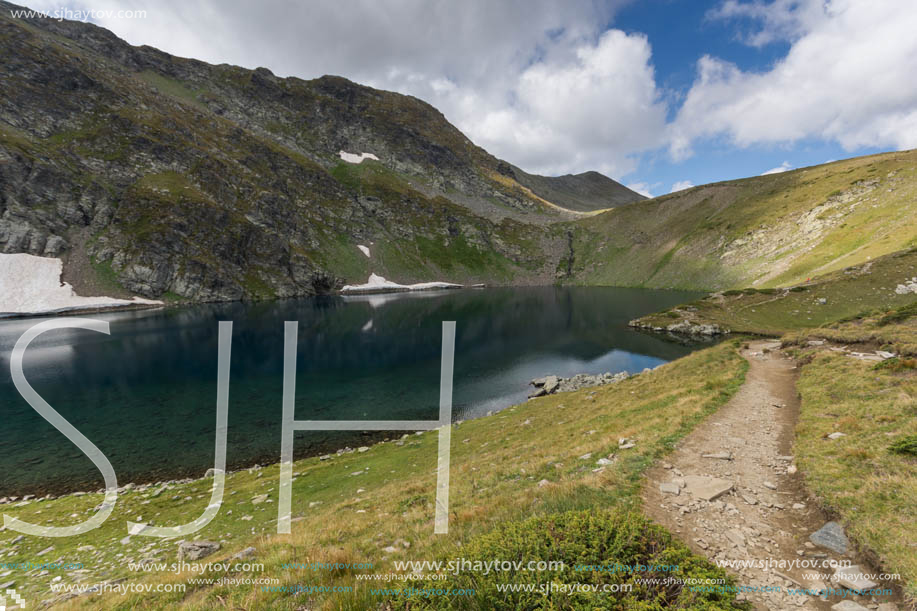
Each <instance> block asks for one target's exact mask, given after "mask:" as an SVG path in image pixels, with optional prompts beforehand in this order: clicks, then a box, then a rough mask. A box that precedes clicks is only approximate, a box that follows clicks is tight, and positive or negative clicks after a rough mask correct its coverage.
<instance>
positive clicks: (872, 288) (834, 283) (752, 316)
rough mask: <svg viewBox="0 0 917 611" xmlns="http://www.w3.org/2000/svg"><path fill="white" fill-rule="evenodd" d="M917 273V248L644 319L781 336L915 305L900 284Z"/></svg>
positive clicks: (656, 324) (659, 326)
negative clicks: (812, 278) (798, 282)
mask: <svg viewBox="0 0 917 611" xmlns="http://www.w3.org/2000/svg"><path fill="white" fill-rule="evenodd" d="M915 276H917V249H910V250H906V251H902V252H899V253H894V254H891V255H886V256H883V257H881V258H878V259H875V260H873V261H870V262H868V263H864V264H862V265H857V266H853V267H849V268H846V269H842V270H838V271H835V272H831V273H830V274H825V275H824V276H821V277H819V278H817V279H816V280H815V281H813V282H811V283H806V284H801V285H796V286H794V287H790V288H780V289H742V290H728V291H723V292H720V293H714V294H712V295H709V296H707V297H704V298H703V299H699V300H697V301H695V302H692V303H689V304H684V305H681V306H676V307H674V308H672V309H670V310H667V311H664V312H659V313H656V314H650V315H649V316H644V317H643V318H641V319H639V320H638V322H639V323H640V324H641V325H642V326H649V327H651V328H655V329H656V330H664V329H665V328H666V327H668V326H669V325H672V324H678V323H679V322H681V321H688V322H690V323H692V324H717V325H719V326H721V327H725V328H727V329H730V330H732V331H734V332H747V333H756V334H760V335H781V334H783V333H786V332H789V331H794V330H799V329H812V328H819V327H825V326H827V325H830V324H833V323H837V322H839V321H842V320H845V319H853V318H856V317H859V316H863V315H868V314H870V313H874V312H884V311H886V310H892V309H895V308H899V307H904V306H908V305H909V304H913V303H915V302H917V295H914V294H913V293H907V294H898V293H897V292H896V291H895V288H896V287H897V286H898V285H899V284H901V283H903V282H905V281H906V280H907V279H909V278H913V277H915Z"/></svg>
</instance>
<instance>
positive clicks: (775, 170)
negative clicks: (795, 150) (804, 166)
mask: <svg viewBox="0 0 917 611" xmlns="http://www.w3.org/2000/svg"><path fill="white" fill-rule="evenodd" d="M792 169H793V166H792V165H790V162H789V161H784V162H783V163H781V164H780V165H778V166H777V167H776V168H771V169H769V170H768V171H767V172H761V176H767V175H768V174H780V173H781V172H786V171H787V170H792Z"/></svg>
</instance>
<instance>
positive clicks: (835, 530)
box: [809, 521, 850, 554]
mask: <svg viewBox="0 0 917 611" xmlns="http://www.w3.org/2000/svg"><path fill="white" fill-rule="evenodd" d="M809 541H811V542H812V543H814V544H815V545H820V546H821V547H825V548H828V549H830V550H831V551H832V552H836V553H838V554H845V553H847V546H848V545H850V542H849V541H848V540H847V535H845V534H844V529H843V528H842V527H841V525H840V524H838V523H837V522H833V521H832V522H828V523H826V524H825V525H824V526H822V527H821V528H819V529H818V530H816V531H815V532H814V533H812V534H811V535H809Z"/></svg>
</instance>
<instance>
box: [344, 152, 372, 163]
mask: <svg viewBox="0 0 917 611" xmlns="http://www.w3.org/2000/svg"><path fill="white" fill-rule="evenodd" d="M338 155H340V156H341V159H343V160H344V161H346V162H347V163H363V160H364V159H372V160H373V161H379V158H378V157H376V156H375V155H373V154H372V153H360V154H359V155H358V154H357V153H348V152H346V151H338Z"/></svg>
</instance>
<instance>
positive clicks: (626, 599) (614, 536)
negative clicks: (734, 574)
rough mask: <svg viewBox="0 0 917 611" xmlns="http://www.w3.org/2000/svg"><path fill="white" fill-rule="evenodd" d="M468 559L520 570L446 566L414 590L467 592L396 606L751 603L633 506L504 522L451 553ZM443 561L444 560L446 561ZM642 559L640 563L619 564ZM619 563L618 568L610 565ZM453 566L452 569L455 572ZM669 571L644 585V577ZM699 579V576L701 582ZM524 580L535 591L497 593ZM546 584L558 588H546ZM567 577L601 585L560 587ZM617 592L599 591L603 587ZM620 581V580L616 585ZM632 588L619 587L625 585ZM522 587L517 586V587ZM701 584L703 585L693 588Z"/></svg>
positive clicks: (646, 607)
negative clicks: (538, 564) (540, 565)
mask: <svg viewBox="0 0 917 611" xmlns="http://www.w3.org/2000/svg"><path fill="white" fill-rule="evenodd" d="M457 557H461V558H462V559H464V560H466V561H471V562H493V561H510V562H513V561H516V562H520V563H521V564H522V567H523V568H522V569H520V570H518V571H516V570H507V571H502V570H501V571H491V572H490V573H488V574H484V572H483V571H471V570H465V571H451V572H449V573H448V576H447V578H446V579H436V580H427V581H424V582H420V583H417V582H415V583H413V584H412V586H413V587H414V588H415V589H418V590H423V589H433V590H448V589H451V590H457V589H462V590H466V591H467V590H474V594H473V595H470V596H461V595H459V596H445V595H435V596H423V595H422V594H416V595H414V596H411V597H401V596H399V597H396V598H393V599H391V600H390V601H389V602H390V603H391V604H392V605H393V607H394V608H398V609H434V608H435V609H552V610H554V609H558V610H559V609H633V610H643V611H650V610H661V609H670V608H678V609H707V610H711V611H712V610H724V611H725V610H734V609H743V610H745V609H750V607H749V606H748V605H747V603H740V602H737V601H736V600H735V595H734V594H733V593H729V592H727V591H726V590H727V589H728V587H730V586H733V581H732V579H731V578H729V577H727V576H726V573H725V571H723V570H722V569H720V568H718V567H716V566H715V565H713V564H711V563H710V562H708V561H707V560H706V559H705V558H702V557H700V556H696V555H694V554H692V553H691V551H690V550H689V549H688V548H687V547H686V546H685V545H684V544H683V543H681V542H680V541H677V540H676V539H674V538H673V537H672V536H671V535H670V534H669V533H668V532H667V531H666V530H665V529H664V528H662V527H661V526H658V525H656V524H653V523H651V522H649V521H648V520H646V519H645V518H644V517H643V516H641V515H639V514H636V513H624V512H611V511H606V510H598V511H570V512H566V513H561V514H553V515H548V516H541V517H535V518H530V519H528V520H525V521H520V522H509V523H506V524H502V525H500V526H498V527H497V528H496V529H494V530H493V531H491V532H489V533H487V534H484V535H482V536H479V537H477V538H476V539H473V540H472V541H471V542H470V543H468V544H467V545H466V546H464V547H463V548H461V549H460V550H458V551H456V552H454V553H453V554H451V555H450V556H448V558H451V559H455V558H457ZM539 560H544V561H558V560H559V561H563V562H564V567H563V568H562V569H561V570H547V569H546V568H545V570H524V568H525V567H526V565H527V564H528V563H529V562H531V561H539ZM446 561H447V562H448V560H446ZM638 565H642V567H643V568H642V569H641V570H637V571H628V570H626V569H624V568H623V567H635V566H638ZM615 566H620V567H621V568H620V569H618V570H615V569H614V568H613V567H615ZM453 573H457V574H453ZM667 577H669V578H674V579H671V580H670V583H667V584H666V583H659V584H656V585H645V584H642V583H637V581H638V580H642V579H653V578H659V579H660V580H664V579H665V578H667ZM692 578H693V579H699V580H713V583H718V584H720V585H719V586H712V587H711V588H710V589H711V590H712V591H692V589H691V588H692V587H695V588H696V587H697V586H690V585H683V584H681V583H671V581H674V580H677V579H692ZM701 583H704V582H701ZM504 584H517V585H518V584H528V585H531V586H533V588H532V591H516V592H500V591H498V589H497V586H498V585H501V586H502V585H504ZM543 584H552V585H553V586H554V587H553V588H552V589H553V590H555V591H551V592H547V593H543V592H542V590H541V587H542V585H543ZM566 584H589V585H595V586H598V588H599V590H600V592H598V593H592V592H588V593H586V592H575V593H572V594H571V593H569V592H564V591H557V588H558V587H561V588H562V587H563V586H564V585H566ZM606 585H607V586H609V587H610V588H615V587H617V588H618V590H619V591H617V592H614V591H612V592H609V593H605V592H601V590H602V589H603V586H606ZM620 586H625V588H621V587H620ZM628 587H629V588H630V591H623V592H622V591H620V590H621V589H628ZM520 589H521V588H520ZM698 589H700V588H698Z"/></svg>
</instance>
